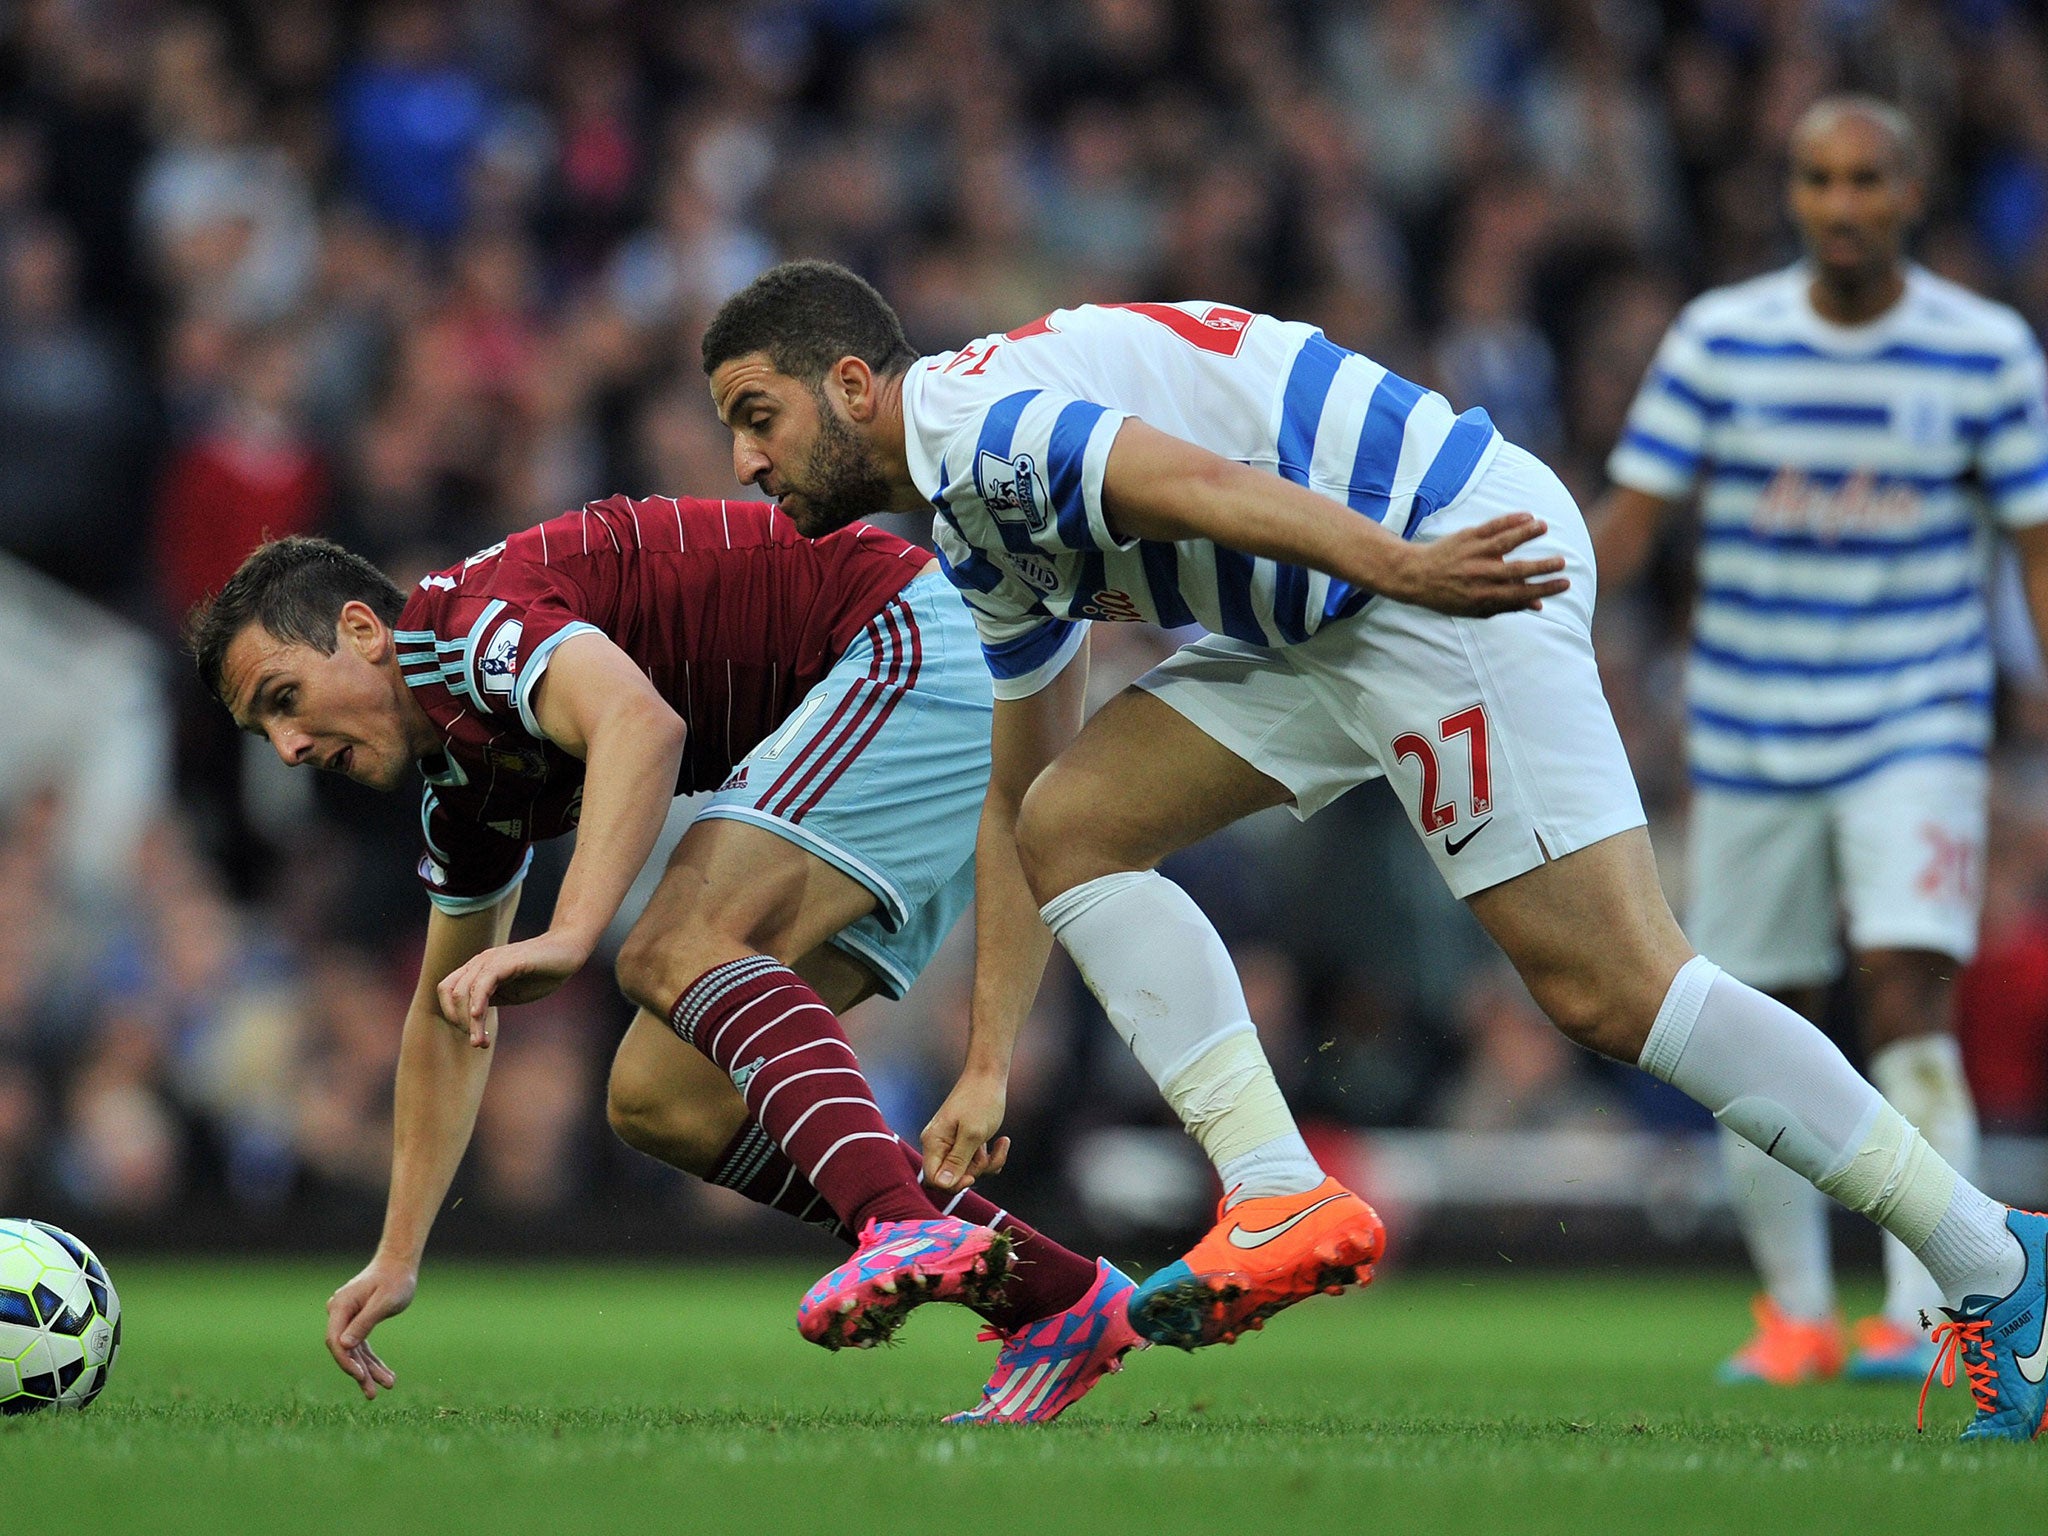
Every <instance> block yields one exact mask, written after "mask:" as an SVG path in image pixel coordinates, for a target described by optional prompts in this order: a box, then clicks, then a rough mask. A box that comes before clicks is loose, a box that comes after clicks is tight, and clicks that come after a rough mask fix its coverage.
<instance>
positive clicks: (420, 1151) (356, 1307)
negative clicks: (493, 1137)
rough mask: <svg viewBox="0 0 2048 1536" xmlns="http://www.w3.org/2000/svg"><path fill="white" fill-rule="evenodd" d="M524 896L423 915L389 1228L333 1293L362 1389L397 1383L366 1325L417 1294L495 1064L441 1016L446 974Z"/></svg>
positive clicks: (485, 941)
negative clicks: (423, 1262) (431, 1236)
mask: <svg viewBox="0 0 2048 1536" xmlns="http://www.w3.org/2000/svg"><path fill="white" fill-rule="evenodd" d="M518 906H519V891H518V889H517V888H516V887H515V888H514V889H513V890H512V891H511V892H510V893H509V894H508V895H506V896H505V898H504V899H503V900H501V901H500V902H498V903H497V905H495V906H492V907H486V908H484V909H483V910H481V911H477V912H466V913H462V914H459V915H457V914H452V913H448V912H444V911H442V910H441V909H440V908H439V907H435V908H434V909H433V910H432V911H431V913H430V914H429V916H428V918H427V945H426V953H425V954H424V956H423V957H422V958H421V961H420V976H419V982H418V984H417V985H416V986H415V987H414V988H413V994H412V1003H411V1006H410V1007H408V1008H407V1009H406V1014H405V1033H404V1036H403V1038H402V1039H401V1041H400V1044H399V1049H398V1081H397V1090H396V1102H395V1105H394V1112H393V1116H392V1151H391V1191H390V1194H389V1196H388V1197H387V1199H386V1202H385V1209H384V1235H383V1237H382V1238H381V1239H380V1240H379V1242H378V1244H377V1252H376V1254H375V1256H374V1257H372V1258H371V1260H370V1262H369V1264H368V1265H366V1266H365V1267H364V1269H363V1271H362V1273H361V1274H359V1275H357V1276H356V1277H355V1278H354V1279H352V1280H350V1281H349V1282H348V1283H347V1284H346V1285H344V1286H342V1287H341V1289H339V1290H338V1291H336V1292H335V1293H334V1294H333V1296H331V1297H330V1298H328V1302H327V1352H328V1353H329V1354H331V1355H333V1356H334V1362H335V1364H337V1365H339V1366H340V1367H341V1368H342V1369H343V1370H344V1371H346V1372H348V1374H349V1375H350V1376H352V1377H354V1378H355V1381H356V1384H357V1385H358V1386H360V1387H361V1388H362V1390H363V1396H364V1397H368V1398H374V1397H375V1396H376V1395H377V1393H378V1390H379V1389H380V1388H386V1389H388V1388H390V1387H393V1386H395V1385H397V1382H398V1378H397V1376H396V1375H395V1374H394V1373H393V1372H392V1370H391V1368H390V1367H389V1366H388V1365H386V1364H385V1363H384V1362H383V1361H382V1360H381V1359H379V1358H378V1357H377V1353H376V1351H374V1350H373V1349H371V1348H370V1342H369V1340H370V1330H371V1329H373V1328H375V1327H376V1326H377V1324H379V1323H381V1322H382V1321H384V1319H385V1318H387V1317H392V1316H395V1315H396V1314H398V1313H400V1312H403V1311H404V1310H405V1309H406V1308H407V1307H408V1306H410V1305H411V1304H412V1298H413V1292H414V1290H415V1289H416V1288H417V1286H418V1284H419V1272H420V1258H421V1255H422V1254H424V1253H425V1251H426V1246H427V1233H428V1232H429V1231H430V1230H431V1229H432V1227H433V1225H434V1217H435V1215H436V1214H437V1213H438V1212H439V1210H440V1208H441V1202H442V1200H443V1199H445V1198H446V1196H447V1194H448V1186H449V1185H450V1184H451V1183H453V1182H454V1179H455V1170H456V1168H457V1167H458V1166H460V1164H461V1162H462V1154H463V1153H464V1152H465V1151H467V1150H468V1147H469V1138H470V1133H471V1132H472V1131H473V1130H474V1129H475V1128H476V1115H477V1106H478V1105H479V1104H480V1103H482V1101H483V1095H484V1083H485V1081H486V1080H487V1079H488V1078H489V1076H490V1071H491V1057H490V1053H489V1052H488V1051H479V1050H476V1049H474V1048H473V1047H472V1046H471V1044H470V1041H469V1034H468V1031H467V1030H466V1029H465V1028H462V1027H460V1026H458V1025H455V1024H452V1023H450V1022H449V1021H448V1020H447V1019H446V1018H445V1017H443V1016H442V1013H441V1005H440V1000H439V996H438V993H439V988H440V984H441V981H442V979H443V978H444V977H446V976H447V975H449V974H450V973H451V972H453V971H455V970H457V969H458V968H460V967H461V966H463V965H464V964H466V963H467V962H468V961H470V960H471V959H473V958H474V957H475V956H477V955H480V954H482V953H483V952H484V951H485V950H487V949H489V948H491V947H492V946H493V945H495V944H502V943H503V942H504V941H505V936H506V934H507V933H508V932H509V931H510V930H511V927H512V915H513V913H514V912H515V911H516V910H517V909H518ZM484 1024H485V1033H486V1038H487V1039H490V1038H495V1037H496V1034H497V1016H496V1010H495V1009H493V1010H491V1012H490V1013H489V1014H488V1015H487V1016H486V1018H485V1020H484Z"/></svg>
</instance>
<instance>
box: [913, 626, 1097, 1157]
mask: <svg viewBox="0 0 2048 1536" xmlns="http://www.w3.org/2000/svg"><path fill="white" fill-rule="evenodd" d="M1087 699H1088V652H1087V649H1086V642H1085V639H1084V641H1083V648H1082V649H1081V650H1080V652H1079V653H1078V654H1076V655H1075V656H1074V657H1073V659H1072V660H1070V661H1069V662H1068V663H1067V664H1066V665H1065V666H1064V667H1063V668H1062V669H1061V670H1060V672H1059V673H1058V674H1057V675H1056V676H1055V677H1054V678H1053V679H1052V681H1051V682H1049V683H1047V684H1046V685H1045V686H1044V687H1043V688H1040V689H1039V690H1038V691H1037V692H1036V693H1031V694H1027V695H1025V696H1024V697H1022V698H1010V699H1005V698H998V699H997V700H996V705H995V723H994V726H993V730H992V735H991V738H990V746H991V763H990V769H989V783H988V796H987V798H986V799H984V800H983V801H982V805H981V826H980V829H979V831H978V833H977V835H976V837H975V843H974V914H975V916H974V1002H973V1011H972V1015H971V1019H970V1022H969V1025H968V1034H967V1059H966V1061H965V1063H964V1064H963V1065H962V1067H961V1070H960V1079H959V1081H958V1082H957V1083H956V1084H955V1085H954V1087H953V1091H952V1092H951V1093H950V1094H948V1095H947V1096H946V1102H945V1103H944V1104H942V1105H940V1106H939V1110H938V1113H937V1114H935V1115H933V1116H932V1118H931V1121H930V1123H929V1124H927V1125H926V1126H925V1128H924V1167H925V1177H926V1178H927V1179H930V1180H933V1181H935V1182H936V1184H937V1185H938V1187H940V1188H942V1189H952V1188H957V1187H959V1186H960V1185H961V1184H962V1183H968V1184H971V1183H972V1182H973V1181H974V1179H975V1177H976V1176H977V1175H979V1174H982V1173H991V1172H994V1171H995V1170H996V1169H998V1168H1000V1167H1001V1166H1002V1160H1003V1155H1004V1153H1005V1151H1006V1150H1007V1143H1006V1142H1003V1141H999V1140H997V1139H996V1132H997V1131H998V1130H1000V1129H1001V1128H1002V1123H1003V1114H1004V1111H1005V1109H1006V1107H1007V1101H1008V1097H1009V1082H1010V1058H1011V1056H1012V1054H1013V1053H1014V1052H1015V1050H1016V1046H1017V1033H1018V1031H1019V1030H1020V1029H1021V1028H1022V1027H1023V1024H1024V1020H1025V1019H1026V1017H1028V1016H1029V1014H1030V1012H1031V1005H1032V1003H1033V1002H1034V1001H1035V1000H1036V998H1037V996H1038V984H1039V981H1040V979H1041V978H1043V976H1044V975H1045V961H1046V956H1047V955H1049V954H1050V953H1051V952H1052V931H1051V930H1050V929H1049V928H1047V927H1046V926H1045V923H1044V921H1043V920H1042V919H1041V918H1040V917H1039V915H1038V901H1037V899H1036V898H1035V897H1033V896H1032V894H1031V887H1030V885H1029V884H1028V883H1027V882H1026V880H1025V878H1024V866H1023V862H1022V860H1021V859H1020V858H1019V857H1018V854H1017V814H1018V811H1019V810H1020V809H1021V807H1022V806H1023V804H1024V795H1025V792H1026V791H1027V790H1029V789H1030V788H1031V784H1032V781H1033V780H1035V779H1036V778H1037V777H1038V775H1039V774H1040V773H1041V772H1043V771H1044V769H1045V767H1046V765H1047V764H1048V763H1050V762H1051V761H1052V760H1053V759H1054V758H1055V757H1058V756H1059V755H1060V753H1061V752H1062V751H1064V750H1065V749H1066V747H1067V745H1068V743H1070V742H1072V741H1073V739H1074V737H1075V736H1076V735H1078V734H1079V732H1080V729H1081V718H1082V715H1083V713H1084V711H1085V708H1086V705H1087Z"/></svg>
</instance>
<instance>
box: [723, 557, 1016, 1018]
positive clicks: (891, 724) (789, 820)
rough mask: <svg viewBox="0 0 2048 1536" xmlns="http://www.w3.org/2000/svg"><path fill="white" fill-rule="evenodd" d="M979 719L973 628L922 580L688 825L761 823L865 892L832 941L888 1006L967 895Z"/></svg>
mask: <svg viewBox="0 0 2048 1536" xmlns="http://www.w3.org/2000/svg"><path fill="white" fill-rule="evenodd" d="M994 707H995V706H994V696H993V694H992V693H991V691H990V685H989V676H988V667H987V664H986V663H985V662H984V661H983V660H982V655H981V642H980V640H979V638H978V637H977V636H976V634H975V630H974V621H973V619H972V618H971V617H970V616H969V614H968V612H967V609H966V608H965V606H964V605H963V604H962V603H961V602H960V599H959V598H958V597H957V596H955V595H954V592H953V589H952V587H951V586H950V585H949V584H948V583H947V581H946V579H945V578H944V577H943V576H941V575H940V574H939V573H938V572H936V571H933V572H930V573H928V574H926V575H923V576H920V577H918V578H917V579H916V580H915V581H913V582H911V584H910V585H909V586H907V587H905V588H904V589H903V591H902V592H900V593H899V594H897V596H896V597H895V598H893V599H892V600H891V601H890V602H889V604H888V605H887V606H886V607H885V608H884V609H883V610H882V611H881V612H880V613H879V614H877V615H876V616H875V618H874V621H873V622H872V623H870V624H869V625H868V627H867V630H866V632H865V633H863V634H862V636H861V638H860V639H859V640H857V641H855V642H854V644H853V645H852V646H851V647H850V648H849V649H848V650H847V652H846V654H845V655H844V656H841V657H840V658H839V661H838V663H837V664H836V665H835V666H834V667H833V668H832V670H831V671H830V672H829V673H827V674H826V676H825V679H824V681H823V682H821V683H819V684H818V685H817V686H816V687H815V688H813V689H812V690H811V691H810V692H809V693H808V694H806V695H805V696H804V700H803V702H802V703H801V704H799V705H798V706H797V707H796V709H795V710H794V711H793V712H792V713H791V714H790V716H789V718H788V719H787V720H785V721H784V722H783V723H782V724H781V725H780V726H778V727H777V728H776V729H775V730H774V731H773V732H772V733H771V734H770V735H769V736H768V738H767V739H766V740H765V741H763V742H761V744H760V745H759V746H757V747H755V748H754V750H753V751H752V752H751V753H749V754H748V755H747V756H746V758H745V759H743V760H742V761H741V763H740V764H739V766H738V767H737V768H735V769H734V770H733V773H732V776H731V777H730V778H728V779H727V780H726V782H725V784H724V786H723V787H721V788H720V789H719V791H718V792H717V793H716V794H715V795H714V796H712V798H711V800H710V802H709V803H708V804H707V805H706V806H705V807H704V809H703V810H701V811H699V812H698V813H697V814H698V815H699V816H722V817H725V818H727V819H729V820H732V821H745V822H751V823H753V824H754V825H756V826H760V827H765V828H766V829H767V830H768V831H770V832H773V833H774V834H775V835H776V836H778V837H784V838H787V839H788V840H789V841H790V842H792V843H795V844H796V845H797V846H798V847H799V848H802V849H803V850H804V851H805V852H806V853H811V854H815V855H816V856H817V857H819V858H821V859H823V860H824V861H825V862H826V863H828V864H831V865H833V866H835V867H836V868H839V869H842V870H844V871H845V872H846V873H847V874H849V875H851V876H852V877H853V878H854V879H856V880H858V881H859V882H860V883H861V884H862V885H864V886H866V887H867V888H868V889H869V890H871V891H873V892H874V893H875V900H876V903H877V908H876V910H875V911H874V912H872V913H870V914H869V915H868V916H866V917H864V918H862V919H861V920H860V921H859V922H857V923H854V924H852V925H851V926H850V927H847V928H845V929H842V930H841V931H840V932H839V934H838V935H837V936H836V937H835V938H834V939H833V940H832V942H833V943H835V944H836V945H838V946H839V947H840V948H841V949H843V950H845V951H847V952H848V953H849V954H851V955H853V956H855V957H856V958H857V959H860V960H862V961H865V962H866V963H867V965H868V966H869V968H870V969H872V970H873V971H874V972H875V973H876V975H877V977H878V978H879V979H880V981H881V983H882V988H883V990H884V991H885V992H886V993H887V994H888V995H889V996H891V997H901V996H902V995H903V994H904V993H905V992H907V991H909V990H910V984H911V983H912V982H913V981H915V980H917V976H918V973H919V972H920V971H922V970H923V969H924V968H925V965H926V964H927V962H929V961H930V959H931V957H932V954H933V952H934V951H936V950H937V949H938V947H939V944H940V942H941V941H942V940H943V939H944V938H945V937H946V935H947V934H948V933H949V932H951V931H952V928H953V924H954V923H955V922H956V921H958V920H959V917H960V914H961V913H962V912H964V911H965V910H966V909H967V905H968V903H969V902H970V901H971V900H972V899H973V896H974V837H975V832H976V829H977V828H978V827H979V825H980V823H981V802H982V799H983V798H984V797H985V796H986V795H987V793H988V772H989V728H990V723H991V715H992V713H993V711H994Z"/></svg>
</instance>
